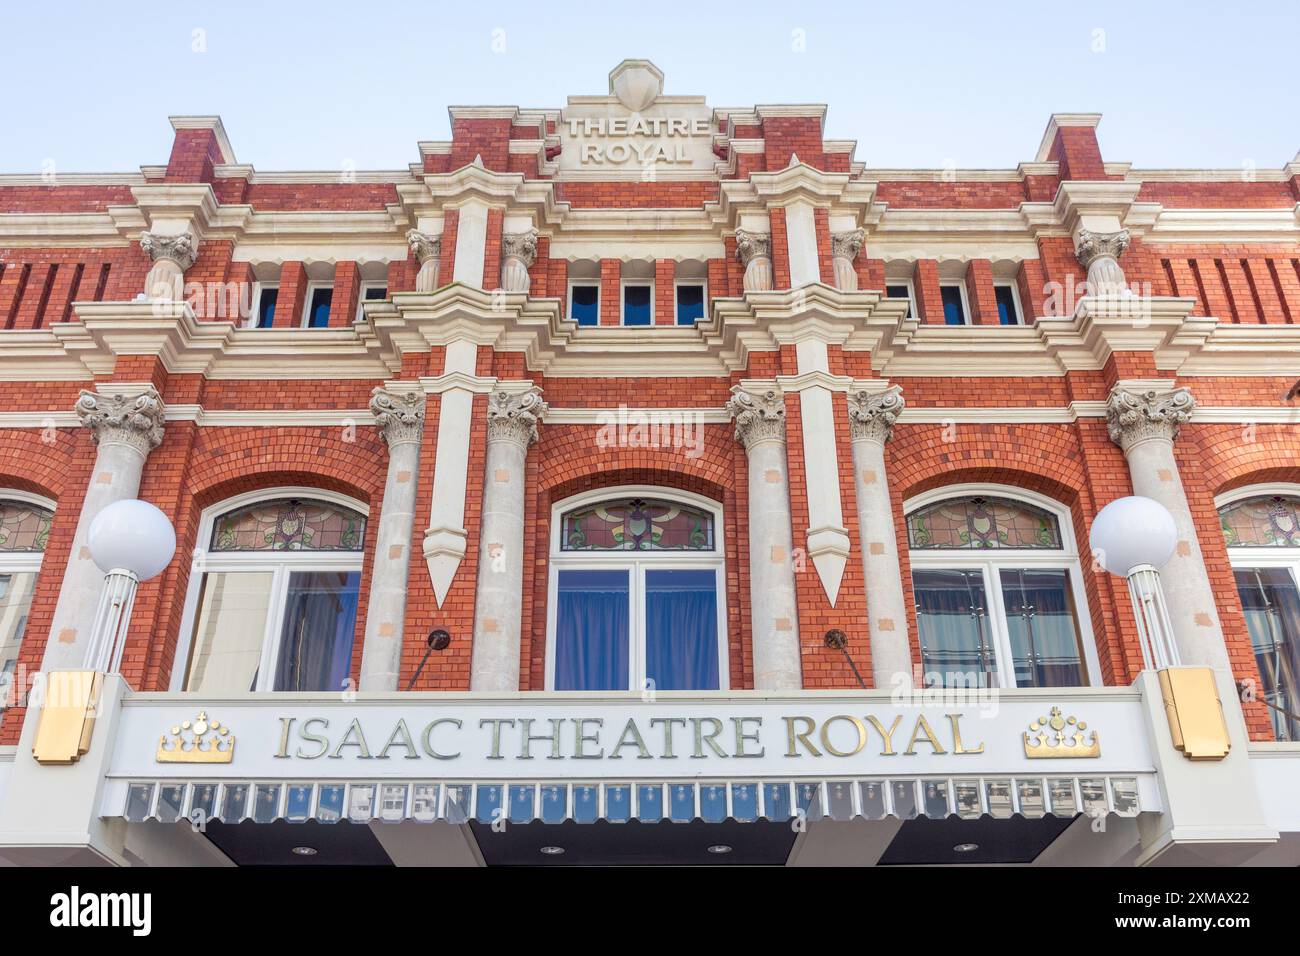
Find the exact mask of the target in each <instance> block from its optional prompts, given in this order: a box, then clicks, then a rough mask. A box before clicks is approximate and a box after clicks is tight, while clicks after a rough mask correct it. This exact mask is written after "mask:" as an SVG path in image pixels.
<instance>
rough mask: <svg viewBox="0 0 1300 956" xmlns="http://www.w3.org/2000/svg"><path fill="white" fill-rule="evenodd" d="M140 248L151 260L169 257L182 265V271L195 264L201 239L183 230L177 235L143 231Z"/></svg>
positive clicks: (155, 260)
mask: <svg viewBox="0 0 1300 956" xmlns="http://www.w3.org/2000/svg"><path fill="white" fill-rule="evenodd" d="M140 248H141V249H143V250H144V251H145V252H146V253H147V254H148V255H149V258H150V260H152V261H153V262H157V261H158V260H159V259H167V260H169V261H171V262H174V263H176V264H177V265H178V266H180V269H181V271H182V272H184V271H185V270H186V269H188V268H189V267H190V266H192V265H194V260H195V259H197V258H198V255H199V241H198V240H197V239H195V238H194V236H193V235H191V234H190V233H188V232H182V233H180V234H179V235H175V236H160V235H157V234H156V233H152V232H142V233H141V234H140Z"/></svg>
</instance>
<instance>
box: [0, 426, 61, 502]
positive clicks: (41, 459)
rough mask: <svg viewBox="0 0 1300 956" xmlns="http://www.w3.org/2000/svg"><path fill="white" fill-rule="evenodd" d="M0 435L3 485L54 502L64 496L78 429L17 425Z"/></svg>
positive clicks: (0, 465)
mask: <svg viewBox="0 0 1300 956" xmlns="http://www.w3.org/2000/svg"><path fill="white" fill-rule="evenodd" d="M0 435H2V436H3V438H0V489H6V488H7V489H12V490H14V491H23V492H26V493H27V494H31V495H40V496H41V497H43V498H49V499H50V500H51V501H55V502H57V501H59V500H60V499H62V498H63V493H64V490H65V489H66V488H67V487H68V484H67V482H68V477H69V475H68V472H69V466H70V464H71V461H72V458H73V456H74V454H75V453H76V449H77V438H78V433H77V432H76V431H69V430H67V429H61V430H60V429H55V430H52V432H51V433H47V432H45V431H44V430H43V429H42V430H38V429H31V428H23V429H17V428H15V429H5V430H3V431H0Z"/></svg>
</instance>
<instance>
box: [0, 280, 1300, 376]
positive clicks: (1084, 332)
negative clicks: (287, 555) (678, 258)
mask: <svg viewBox="0 0 1300 956" xmlns="http://www.w3.org/2000/svg"><path fill="white" fill-rule="evenodd" d="M713 304H714V309H713V314H712V315H711V316H710V317H709V318H707V319H705V320H703V321H701V322H698V323H696V324H695V325H694V326H650V327H646V328H636V329H633V328H623V327H615V326H591V327H579V326H578V325H577V324H576V323H574V322H572V321H570V320H566V319H563V318H561V314H560V302H559V300H558V299H552V298H532V297H530V296H528V295H526V294H524V293H498V294H493V293H489V292H485V291H483V290H481V289H478V288H475V287H471V286H466V285H463V284H459V283H452V284H449V285H446V286H443V287H442V288H440V289H437V290H436V291H433V292H429V293H413V292H404V293H396V294H395V295H394V296H393V297H392V300H391V301H386V302H370V303H367V306H366V310H365V318H364V319H363V320H362V321H361V322H359V323H356V324H355V325H350V326H344V327H339V328H328V329H299V328H284V329H248V328H236V327H235V326H234V325H233V324H232V323H229V322H208V321H198V320H196V318H195V317H194V314H193V312H192V311H191V310H190V309H189V307H188V306H187V305H185V304H184V303H170V302H88V303H76V304H75V305H74V314H75V316H76V318H77V321H74V322H68V323H54V324H53V325H51V326H50V327H49V328H45V329H28V330H7V331H0V380H4V381H59V380H64V381H66V380H85V379H88V378H91V377H93V376H106V375H109V374H111V372H112V370H113V367H114V364H115V362H116V358H117V356H119V355H147V356H157V357H158V358H159V359H160V360H161V362H162V364H163V366H164V367H165V368H167V369H168V371H170V372H174V373H178V374H200V375H206V376H208V377H210V378H214V379H265V378H269V377H274V378H298V379H322V378H325V379H328V378H351V379H373V380H376V381H383V380H386V379H389V378H391V377H393V376H395V375H396V374H398V372H399V371H400V369H401V365H402V356H403V355H404V354H407V353H418V352H427V351H429V350H430V349H432V348H434V347H438V346H444V345H447V344H449V343H452V342H456V341H464V342H473V343H474V344H476V345H482V346H487V347H490V348H494V349H497V350H500V351H513V352H519V353H522V355H523V357H524V362H525V367H526V368H527V369H529V370H530V371H532V372H540V373H544V374H546V375H554V376H560V377H594V378H600V377H608V376H628V377H638V376H642V377H658V376H661V375H662V374H663V370H664V368H665V367H671V368H673V369H674V372H675V374H680V375H688V376H713V375H719V376H725V375H730V374H733V373H735V372H738V371H741V372H743V370H744V369H745V368H746V366H747V364H748V357H749V355H750V353H752V352H770V351H775V350H778V349H780V348H781V347H782V346H784V345H790V344H796V343H798V342H800V341H805V340H808V339H813V340H817V341H821V342H825V343H827V344H830V345H837V346H841V347H843V348H845V349H847V350H851V351H870V352H871V359H872V364H873V367H874V368H875V369H876V370H877V371H879V372H880V373H881V374H883V375H887V376H899V375H919V376H945V375H971V376H1013V377H1024V376H1035V375H1040V376H1060V375H1063V374H1065V373H1066V372H1069V371H1074V370H1096V369H1100V368H1103V367H1104V365H1105V363H1106V361H1107V359H1108V358H1109V357H1110V355H1111V354H1112V353H1113V352H1116V351H1147V352H1153V353H1154V356H1155V362H1156V366H1157V368H1159V369H1161V370H1166V371H1168V372H1170V373H1175V372H1176V373H1178V374H1181V375H1189V374H1195V375H1215V374H1219V375H1298V376H1300V326H1291V325H1251V326H1245V325H1234V324H1220V323H1219V322H1217V321H1216V320H1215V319H1213V318H1207V317H1201V316H1193V315H1191V314H1190V313H1191V310H1192V308H1193V306H1194V303H1193V301H1192V300H1191V299H1178V298H1163V297H1156V298H1143V297H1136V296H1135V297H1123V298H1109V297H1103V298H1096V299H1090V298H1085V299H1082V300H1080V302H1079V303H1078V307H1077V308H1076V310H1075V313H1074V314H1073V315H1072V316H1070V317H1069V318H1044V319H1040V320H1039V321H1038V322H1036V323H1034V324H1032V325H1025V326H1007V327H1003V326H988V325H979V326H941V325H922V324H919V323H918V322H917V321H916V320H914V319H906V318H904V316H905V314H906V310H907V302H906V300H902V299H887V298H884V297H882V296H881V294H880V293H879V292H877V291H872V290H858V291H853V292H845V291H841V290H837V289H834V288H831V287H830V286H826V285H822V284H820V283H816V284H813V285H810V286H807V287H805V288H803V289H800V290H798V291H797V292H796V291H791V290H776V291H769V292H750V293H746V294H745V295H744V296H741V297H735V298H720V299H716V300H714V303H713Z"/></svg>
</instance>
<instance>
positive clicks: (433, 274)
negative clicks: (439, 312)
mask: <svg viewBox="0 0 1300 956" xmlns="http://www.w3.org/2000/svg"><path fill="white" fill-rule="evenodd" d="M406 242H407V244H408V245H409V246H410V247H411V252H412V253H414V255H415V261H416V262H418V263H419V264H420V271H419V272H418V273H416V275H415V291H416V292H432V291H433V290H434V289H436V288H438V262H439V259H440V258H441V257H442V236H429V235H426V234H425V233H423V232H420V231H419V230H418V229H412V230H410V231H409V232H407V234H406Z"/></svg>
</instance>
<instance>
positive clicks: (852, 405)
mask: <svg viewBox="0 0 1300 956" xmlns="http://www.w3.org/2000/svg"><path fill="white" fill-rule="evenodd" d="M848 398H849V435H850V437H851V438H852V440H853V441H857V440H858V439H860V438H865V439H868V440H870V441H876V442H880V443H881V444H882V445H883V444H884V443H885V442H887V441H889V439H890V438H891V437H892V436H893V434H894V422H896V421H898V416H899V415H900V414H902V412H903V407H904V406H905V405H906V404H907V403H906V402H905V401H903V389H902V388H901V387H899V386H898V385H894V386H892V387H891V388H889V389H887V390H886V391H883V392H866V391H861V392H850V393H849V396H848Z"/></svg>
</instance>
